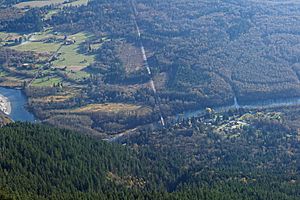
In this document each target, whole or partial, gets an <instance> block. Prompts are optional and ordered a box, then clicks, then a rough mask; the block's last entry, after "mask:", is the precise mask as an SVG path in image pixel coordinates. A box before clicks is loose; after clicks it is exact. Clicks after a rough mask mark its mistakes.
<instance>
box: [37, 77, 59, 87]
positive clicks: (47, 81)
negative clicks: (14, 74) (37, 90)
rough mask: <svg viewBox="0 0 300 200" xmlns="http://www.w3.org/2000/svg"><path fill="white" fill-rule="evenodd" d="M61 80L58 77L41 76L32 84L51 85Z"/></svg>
mask: <svg viewBox="0 0 300 200" xmlns="http://www.w3.org/2000/svg"><path fill="white" fill-rule="evenodd" d="M62 81H63V80H62V79H61V78H60V77H43V78H38V79H36V80H34V81H33V83H32V86H39V87H47V86H48V87H52V86H53V84H57V83H61V82H62Z"/></svg>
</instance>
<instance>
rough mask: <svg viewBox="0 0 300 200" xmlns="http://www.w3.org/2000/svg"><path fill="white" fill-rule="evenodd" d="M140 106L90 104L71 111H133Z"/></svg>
mask: <svg viewBox="0 0 300 200" xmlns="http://www.w3.org/2000/svg"><path fill="white" fill-rule="evenodd" d="M139 108H141V106H137V105H133V104H122V103H105V104H90V105H87V106H84V107H81V108H77V109H75V110H72V111H71V112H72V113H95V112H124V111H134V110H137V109H139Z"/></svg>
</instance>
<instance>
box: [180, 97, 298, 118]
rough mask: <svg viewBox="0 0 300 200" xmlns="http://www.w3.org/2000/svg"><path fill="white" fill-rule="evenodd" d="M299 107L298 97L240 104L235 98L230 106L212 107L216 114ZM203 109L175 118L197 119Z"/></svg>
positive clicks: (203, 112)
mask: <svg viewBox="0 0 300 200" xmlns="http://www.w3.org/2000/svg"><path fill="white" fill-rule="evenodd" d="M297 105H299V106H300V97H298V98H282V99H268V100H260V101H253V102H251V103H247V104H242V103H239V102H238V99H237V98H236V97H235V98H234V102H233V103H232V105H229V106H219V107H215V108H214V107H213V109H214V110H215V111H216V112H224V111H228V110H230V109H239V108H244V109H266V108H276V107H282V106H297ZM205 113H206V111H205V109H200V110H194V111H186V112H184V113H181V114H178V115H177V118H179V117H180V118H190V117H197V116H199V115H203V114H205Z"/></svg>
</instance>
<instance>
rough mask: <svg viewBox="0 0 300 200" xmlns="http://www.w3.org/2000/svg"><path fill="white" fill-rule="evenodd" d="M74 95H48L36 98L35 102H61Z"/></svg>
mask: <svg viewBox="0 0 300 200" xmlns="http://www.w3.org/2000/svg"><path fill="white" fill-rule="evenodd" d="M71 97H72V96H71V95H56V96H46V97H42V98H36V99H34V101H35V102H40V103H50V102H54V103H59V102H64V101H66V100H68V99H70V98H71Z"/></svg>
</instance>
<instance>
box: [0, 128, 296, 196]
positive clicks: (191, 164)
mask: <svg viewBox="0 0 300 200" xmlns="http://www.w3.org/2000/svg"><path fill="white" fill-rule="evenodd" d="M199 124H200V123H198V124H197V126H200V125H199ZM186 125H187V124H186ZM186 125H184V123H183V124H182V125H181V126H182V127H181V130H182V128H183V126H186ZM265 126H267V125H264V127H265ZM277 126H279V127H280V126H281V125H277ZM177 129H178V128H177ZM195 130H196V129H195ZM258 130H265V128H263V129H258ZM258 130H257V131H258ZM275 130H277V131H275ZM144 131H146V130H144ZM178 131H179V129H178ZM178 131H177V130H173V131H172V133H171V132H170V133H168V130H164V131H162V132H161V133H160V135H161V136H160V137H162V138H165V137H166V136H168V138H169V139H168V140H169V142H165V141H164V140H163V139H162V140H160V142H158V143H156V144H155V145H154V146H155V147H154V146H153V147H151V148H149V147H147V146H148V145H145V144H147V143H148V144H149V145H151V143H152V144H154V143H153V141H154V140H153V139H151V138H153V137H152V136H151V138H148V139H147V140H145V138H143V139H142V138H141V137H136V139H135V140H131V142H129V143H128V144H130V143H132V144H133V145H129V146H128V145H126V146H123V145H119V144H110V143H107V142H103V141H99V140H97V139H95V138H91V137H88V136H83V135H82V134H78V133H75V132H72V131H68V130H60V129H56V128H51V127H49V126H45V125H38V124H36V125H33V124H28V123H13V124H9V125H6V126H4V127H2V128H1V129H0V138H1V140H0V141H1V161H0V173H1V179H0V188H1V190H0V194H1V195H2V196H1V197H3V198H6V199H88V198H89V199H214V200H215V199H216V200H217V199H253V200H254V199H298V198H299V196H300V194H299V183H298V180H299V176H298V175H297V174H298V173H297V171H298V170H299V168H297V167H296V163H295V164H292V160H289V157H286V158H284V157H281V156H280V157H278V155H280V153H282V151H281V152H276V151H273V148H272V147H271V146H269V145H273V146H274V147H276V144H277V143H278V144H279V143H280V142H279V141H278V140H279V138H280V137H279V136H280V135H282V134H283V133H284V132H286V131H288V130H286V129H284V128H274V129H273V131H272V132H265V135H266V136H265V137H264V138H261V139H259V140H257V141H256V142H258V143H257V144H255V143H254V139H253V134H254V133H251V132H253V130H245V131H244V133H243V134H245V137H247V138H248V141H247V143H248V144H247V143H245V144H243V142H242V141H243V137H244V136H242V137H241V139H235V141H232V139H230V140H228V141H227V142H226V141H225V140H222V143H220V140H221V139H220V138H219V137H218V136H217V135H213V134H211V133H209V132H206V131H204V132H199V133H197V132H195V133H194V134H193V135H195V134H196V135H198V134H200V135H202V137H199V136H192V137H187V136H185V137H184V138H182V139H184V140H186V139H187V138H191V139H195V138H198V139H197V144H199V145H200V146H199V147H201V151H200V152H201V153H200V152H198V155H197V154H196V152H197V151H198V150H197V149H198V148H194V150H193V149H190V150H189V151H186V150H188V149H189V148H190V146H189V145H187V144H190V142H186V141H185V143H182V144H186V145H187V146H186V147H184V146H182V147H179V146H178V145H180V144H179V143H178V142H175V138H177V137H178V136H175V135H174V133H176V132H178ZM179 132H180V131H179ZM250 133H251V136H250V135H249V136H247V135H248V134H250ZM149 134H150V135H152V134H154V135H156V134H155V133H151V132H148V133H146V132H144V135H143V137H149V136H150V135H149ZM138 138H140V139H138ZM200 138H203V139H204V138H207V139H206V140H210V143H206V144H205V143H203V142H202V143H201V142H199V141H200V140H199V139H200ZM141 139H142V140H141ZM178 139H179V138H178ZM252 140H253V143H252ZM260 140H261V142H260ZM139 141H143V143H145V142H146V143H145V144H144V145H142V144H141V143H140V142H139ZM147 141H149V142H147ZM151 141H152V142H151ZM163 141H164V142H163ZM266 142H267V143H268V144H266V145H267V146H266V150H265V151H264V153H259V154H257V153H256V154H254V156H249V157H248V155H250V154H252V153H250V152H251V151H253V152H254V151H255V150H256V146H257V147H259V146H260V144H261V143H266ZM236 143H239V145H236ZM163 144H166V145H163ZM244 145H245V146H244ZM290 145H292V146H294V148H295V149H294V148H293V149H292V150H291V151H292V152H293V156H296V157H297V156H299V154H298V153H297V152H298V150H296V149H297V146H298V145H299V144H297V143H292V142H289V143H287V144H286V146H290ZM209 146H210V147H209ZM254 147H255V148H254ZM262 147H263V146H261V147H259V148H262ZM220 150H221V151H220ZM190 151H192V153H191V152H190ZM202 151H203V152H202ZM248 151H250V152H248ZM199 153H200V154H199ZM203 156H204V157H203ZM217 158H218V159H217ZM216 159H217V160H216ZM278 159H279V160H278ZM197 160H198V161H197ZM273 160H274V162H273ZM241 161H242V162H241ZM265 161H266V163H264V162H265ZM251 163H252V164H251ZM256 163H257V164H263V163H264V166H265V167H266V168H257V167H256V166H255V165H256ZM298 164H299V163H298ZM288 165H290V166H289V167H288ZM280 166H281V167H283V168H282V170H281V167H280ZM294 166H295V167H296V168H294ZM285 167H287V168H285ZM290 170H291V171H290Z"/></svg>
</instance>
